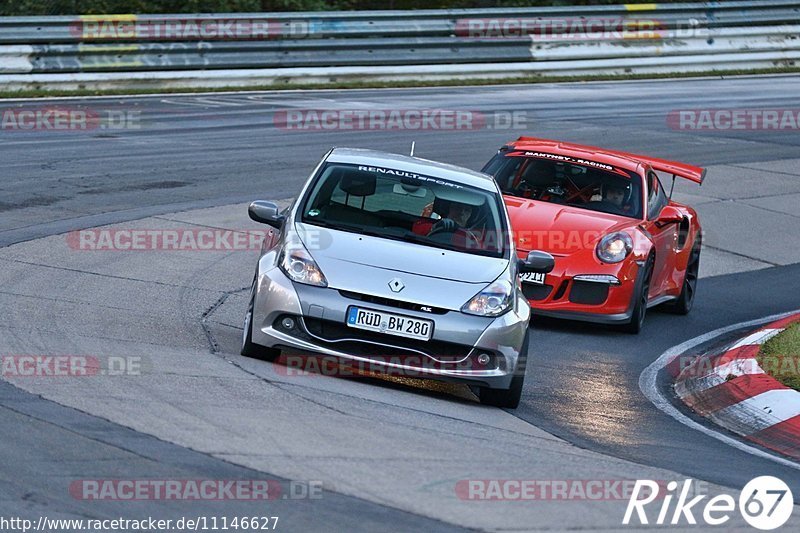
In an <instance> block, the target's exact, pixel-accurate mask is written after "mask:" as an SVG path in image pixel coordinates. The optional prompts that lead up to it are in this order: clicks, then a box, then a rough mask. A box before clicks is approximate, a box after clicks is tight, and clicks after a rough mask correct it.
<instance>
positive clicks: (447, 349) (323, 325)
mask: <svg viewBox="0 0 800 533" xmlns="http://www.w3.org/2000/svg"><path fill="white" fill-rule="evenodd" d="M303 322H304V323H305V325H306V329H307V330H308V332H309V333H311V334H312V335H315V336H317V337H320V338H322V339H324V340H326V341H328V342H330V343H331V346H330V347H331V348H332V349H335V350H338V351H342V352H347V353H350V354H353V355H358V356H360V357H384V356H393V357H394V356H403V355H413V353H414V352H409V351H408V350H416V351H417V352H422V353H424V354H427V355H429V356H431V357H433V358H435V359H438V360H440V361H460V360H461V359H464V358H465V357H467V355H468V354H469V353H470V351H472V346H467V345H463V344H456V343H452V342H443V341H437V340H429V341H423V340H416V339H406V338H403V337H398V336H396V335H386V334H382V333H376V332H372V331H365V330H361V329H354V328H351V327H348V326H346V325H345V324H343V323H339V322H334V321H332V320H323V319H320V318H312V317H304V318H303ZM342 339H352V340H346V341H345V340H342ZM360 340H364V341H370V342H374V343H378V344H381V345H382V346H376V345H374V344H370V343H368V342H359V341H360ZM337 341H338V342H337ZM386 344H391V345H393V346H397V347H398V348H390V347H387V346H385V345H386Z"/></svg>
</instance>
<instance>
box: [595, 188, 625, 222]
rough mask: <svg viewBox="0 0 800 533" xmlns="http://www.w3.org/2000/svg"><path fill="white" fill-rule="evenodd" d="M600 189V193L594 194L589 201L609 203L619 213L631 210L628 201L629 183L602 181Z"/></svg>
mask: <svg viewBox="0 0 800 533" xmlns="http://www.w3.org/2000/svg"><path fill="white" fill-rule="evenodd" d="M601 190H602V195H600V194H595V195H594V196H592V198H591V200H590V201H592V202H605V203H608V204H611V205H612V206H614V207H615V208H617V210H619V214H627V213H629V212H630V211H631V205H630V203H629V200H630V193H631V188H630V185H624V184H621V183H604V184H603V185H602V187H601Z"/></svg>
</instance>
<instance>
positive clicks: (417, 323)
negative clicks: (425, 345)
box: [347, 307, 433, 341]
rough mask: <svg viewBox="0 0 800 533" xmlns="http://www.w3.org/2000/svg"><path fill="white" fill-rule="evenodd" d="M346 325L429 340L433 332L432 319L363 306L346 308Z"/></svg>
mask: <svg viewBox="0 0 800 533" xmlns="http://www.w3.org/2000/svg"><path fill="white" fill-rule="evenodd" d="M347 325H348V326H350V327H351V328H356V329H366V330H368V331H377V332H379V333H386V334H388V335H397V336H398V337H407V338H410V339H422V340H426V341H427V340H430V338H431V335H432V334H433V321H431V320H420V319H419V318H412V317H409V316H401V315H395V314H392V313H384V312H383V311H374V310H372V309H364V308H363V307H350V308H349V309H348V310H347Z"/></svg>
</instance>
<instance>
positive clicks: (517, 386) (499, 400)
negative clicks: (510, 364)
mask: <svg viewBox="0 0 800 533" xmlns="http://www.w3.org/2000/svg"><path fill="white" fill-rule="evenodd" d="M528 336H529V332H528V331H526V332H525V340H523V341H522V348H521V349H520V352H519V359H518V360H517V369H516V371H515V372H514V377H513V378H511V386H510V387H509V388H507V389H490V388H489V387H481V389H480V391H479V394H478V396H479V398H480V400H481V403H482V404H483V405H491V406H492V407H505V408H507V409H516V408H517V406H519V401H520V399H521V398H522V386H523V384H524V383H525V369H526V368H527V366H528Z"/></svg>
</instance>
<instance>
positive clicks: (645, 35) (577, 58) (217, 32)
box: [0, 0, 800, 87]
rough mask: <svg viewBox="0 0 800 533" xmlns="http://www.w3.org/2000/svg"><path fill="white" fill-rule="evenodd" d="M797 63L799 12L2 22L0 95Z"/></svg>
mask: <svg viewBox="0 0 800 533" xmlns="http://www.w3.org/2000/svg"><path fill="white" fill-rule="evenodd" d="M192 25H193V26H192ZM798 59H800V1H790V0H764V1H732V2H703V3H681V4H645V5H636V4H631V5H612V6H573V7H552V8H503V9H471V10H421V11H370V12H314V13H270V14H264V13H255V14H235V15H188V16H185V15H163V16H156V15H139V16H134V15H106V16H103V15H99V16H83V17H0V86H4V85H5V86H7V87H17V86H19V87H22V86H23V85H25V80H26V77H25V76H28V78H27V79H28V81H29V82H30V84H34V85H35V84H37V83H44V84H47V83H48V82H57V81H59V80H61V81H63V82H67V81H69V82H74V81H75V80H91V79H92V75H93V74H94V75H95V76H94V79H97V80H101V79H103V80H117V81H120V82H122V81H124V80H125V77H126V76H128V77H129V78H130V79H140V80H143V79H144V78H142V77H141V76H132V74H133V73H136V72H142V73H144V72H149V73H152V74H153V75H152V76H151V78H152V79H153V80H154V81H156V82H157V81H158V80H162V81H163V80H168V79H172V80H178V81H175V83H179V84H180V83H184V84H185V80H187V79H196V80H198V81H197V83H199V84H202V79H203V78H205V79H207V80H212V79H217V81H216V82H212V81H210V82H209V83H211V84H212V85H213V84H215V83H217V82H224V78H226V77H227V78H228V79H229V80H230V76H232V75H233V76H234V77H237V78H242V79H245V78H248V77H256V78H259V79H261V81H260V82H263V79H265V78H266V79H268V78H269V71H270V70H272V71H273V72H274V75H275V77H280V79H281V80H285V79H287V76H288V77H289V78H297V77H302V76H303V75H309V76H313V77H315V78H314V79H315V80H316V79H317V78H319V77H320V76H322V77H326V76H327V77H329V78H330V77H337V79H343V78H341V76H345V78H347V79H361V78H365V77H367V78H368V77H373V78H374V77H376V76H377V75H379V74H380V73H381V72H385V73H386V74H385V75H386V76H389V78H390V79H398V78H403V77H420V76H424V77H429V78H430V77H441V76H450V77H480V76H483V77H498V76H500V73H502V72H504V71H507V72H509V73H513V74H514V75H520V74H522V75H532V74H533V75H535V74H537V73H538V74H542V75H549V74H554V73H558V74H562V75H568V74H571V73H576V74H583V73H595V74H597V73H625V72H651V71H665V72H682V71H692V70H699V69H705V70H714V69H733V68H742V69H746V68H765V67H772V66H792V65H795V63H796V61H797V60H798ZM393 67H394V70H392V68H393ZM292 69H295V72H293V73H292V72H291V70H292ZM303 69H305V70H303ZM308 69H316V70H314V71H313V72H312V71H309V70H308ZM337 69H338V76H337ZM387 69H389V70H387ZM223 71H224V74H223ZM278 71H280V72H278ZM178 72H182V74H181V75H180V76H177V73H178ZM231 73H235V74H231ZM304 73H305V74H304ZM101 74H103V76H100V75H101ZM59 76H61V77H60V78H59ZM65 76H67V77H65ZM98 76H99V77H98ZM180 80H184V81H180ZM30 84H29V85H30Z"/></svg>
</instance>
